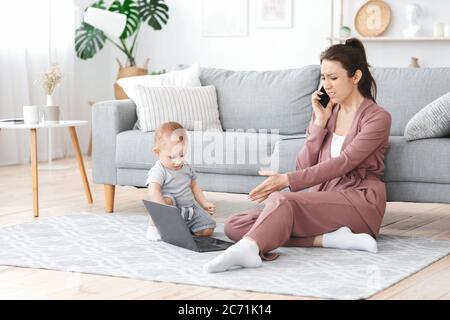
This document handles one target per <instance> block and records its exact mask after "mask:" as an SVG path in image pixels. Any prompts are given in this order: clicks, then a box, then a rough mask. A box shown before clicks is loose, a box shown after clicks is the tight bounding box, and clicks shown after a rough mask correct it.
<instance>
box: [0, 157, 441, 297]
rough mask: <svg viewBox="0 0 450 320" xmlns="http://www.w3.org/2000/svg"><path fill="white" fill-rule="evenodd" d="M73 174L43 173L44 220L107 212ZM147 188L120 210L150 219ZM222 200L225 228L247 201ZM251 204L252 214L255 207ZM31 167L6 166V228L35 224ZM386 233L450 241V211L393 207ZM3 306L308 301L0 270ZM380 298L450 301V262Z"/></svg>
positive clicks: (1, 211) (1, 184) (214, 196)
mask: <svg viewBox="0 0 450 320" xmlns="http://www.w3.org/2000/svg"><path fill="white" fill-rule="evenodd" d="M54 164H55V165H58V166H67V167H68V168H66V169H60V170H53V171H44V170H40V172H39V187H40V208H41V211H40V214H41V217H49V216H56V215H59V214H65V213H67V212H80V211H85V212H86V211H87V212H99V213H100V212H103V187H102V186H100V185H93V184H92V179H91V161H90V159H87V160H86V167H87V170H88V176H89V179H90V182H91V188H92V194H93V197H94V204H93V205H88V204H87V201H86V199H85V195H84V191H83V185H82V182H81V178H80V175H79V172H78V168H77V166H76V161H75V159H64V160H59V161H55V162H54ZM144 197H146V190H145V189H135V188H132V187H118V188H117V189H116V207H115V211H116V212H120V213H121V214H126V213H136V212H141V213H144V211H145V209H143V208H142V206H141V202H140V200H141V199H143V198H144ZM207 197H209V198H210V199H211V201H215V202H217V201H220V203H221V206H219V207H218V210H217V211H218V213H217V215H216V219H217V220H218V221H219V222H220V221H223V220H224V219H225V218H226V217H227V216H228V215H229V214H230V213H232V212H233V210H234V208H233V206H235V205H236V203H237V202H239V201H241V206H242V201H244V199H245V195H229V194H223V193H207ZM252 206H253V205H252V204H249V208H250V207H252ZM32 220H33V217H32V190H31V168H30V167H29V166H8V167H0V226H5V225H11V224H17V223H23V222H29V221H32ZM381 233H382V234H391V235H408V236H417V237H426V238H433V239H447V240H449V239H450V205H448V204H447V205H444V204H432V203H430V204H423V203H400V202H397V203H395V202H394V203H389V204H388V208H387V212H386V215H385V219H384V223H383V227H382V231H381ZM0 299H240V300H241V299H304V298H303V297H293V296H283V295H271V294H262V293H254V292H244V291H235V290H226V289H214V288H207V287H199V286H188V285H178V284H171V283H158V282H152V281H142V280H132V279H127V278H114V277H107V276H97V275H88V274H77V273H66V272H58V271H46V270H34V269H23V268H11V267H1V266H0ZM372 299H450V256H447V257H445V258H443V259H441V260H440V261H437V262H435V263H434V264H432V265H431V266H429V267H427V268H426V269H424V270H422V271H420V272H418V273H416V274H413V275H412V276H410V277H409V278H407V279H405V280H403V281H401V282H399V283H398V284H396V285H394V286H392V287H390V288H388V289H386V290H384V291H382V292H380V293H378V294H377V295H375V296H373V297H372Z"/></svg>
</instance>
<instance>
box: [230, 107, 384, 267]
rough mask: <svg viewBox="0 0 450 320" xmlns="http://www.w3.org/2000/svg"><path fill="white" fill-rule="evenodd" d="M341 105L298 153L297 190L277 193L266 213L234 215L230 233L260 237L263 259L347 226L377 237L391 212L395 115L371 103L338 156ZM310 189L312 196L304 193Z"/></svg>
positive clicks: (293, 186)
mask: <svg viewBox="0 0 450 320" xmlns="http://www.w3.org/2000/svg"><path fill="white" fill-rule="evenodd" d="M339 108H340V106H339V105H336V106H335V107H334V108H333V110H332V115H331V116H330V119H329V120H328V123H327V126H326V127H325V128H324V129H322V128H319V127H317V126H316V125H314V120H315V119H314V114H313V119H312V120H311V122H310V124H309V126H308V129H307V134H308V135H307V139H306V142H305V145H304V146H303V148H302V149H301V151H300V152H299V153H298V155H297V160H296V171H294V172H290V173H288V178H289V188H290V191H291V192H273V193H272V194H271V195H270V196H269V197H268V198H267V200H266V202H265V207H264V209H262V210H261V209H257V210H251V211H246V212H241V213H236V214H234V215H232V216H231V217H230V218H229V219H228V220H227V221H226V223H225V234H226V235H227V236H228V237H229V238H230V239H232V240H234V241H238V240H240V239H242V237H244V236H249V237H250V238H252V239H254V240H255V241H256V242H257V244H258V246H259V248H260V254H261V257H262V258H263V259H265V260H273V259H275V258H277V256H278V255H277V254H274V253H270V251H272V250H274V249H276V248H278V247H282V246H291V247H292V246H295V247H311V246H312V245H313V241H314V238H315V237H316V236H319V235H323V234H325V233H328V232H332V231H334V230H337V229H339V228H340V227H343V226H347V227H349V228H350V229H351V230H352V232H354V233H367V234H370V235H371V236H373V237H375V238H376V237H377V236H378V233H379V230H380V227H381V221H382V219H383V215H384V212H385V209H386V187H385V184H384V182H383V181H382V180H381V178H382V176H383V174H384V155H385V152H386V150H387V148H388V142H389V132H390V127H391V116H390V114H389V113H388V112H387V111H385V110H384V109H383V108H381V107H380V106H378V105H377V104H376V103H374V102H373V101H372V100H370V99H367V98H366V99H364V101H363V102H362V104H361V106H360V107H359V108H358V110H357V111H356V114H355V116H354V118H353V121H352V124H351V127H350V129H349V131H348V133H347V135H346V137H345V140H344V142H343V145H342V149H341V153H340V155H339V156H338V157H335V158H332V157H331V155H330V148H331V140H332V138H333V132H334V130H335V127H336V119H337V115H338V111H339ZM307 188H310V190H309V192H304V191H303V192H302V191H301V190H303V189H307Z"/></svg>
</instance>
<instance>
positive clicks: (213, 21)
mask: <svg viewBox="0 0 450 320" xmlns="http://www.w3.org/2000/svg"><path fill="white" fill-rule="evenodd" d="M202 34H203V36H204V37H245V36H248V0H203V1H202Z"/></svg>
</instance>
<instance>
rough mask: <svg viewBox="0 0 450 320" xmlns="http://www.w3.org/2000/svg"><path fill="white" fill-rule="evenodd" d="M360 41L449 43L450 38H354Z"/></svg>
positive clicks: (328, 38) (338, 39)
mask: <svg viewBox="0 0 450 320" xmlns="http://www.w3.org/2000/svg"><path fill="white" fill-rule="evenodd" d="M356 38H358V39H359V40H361V41H450V37H416V38H404V37H356ZM347 39H348V38H339V37H334V38H331V37H327V40H330V41H338V42H344V41H345V40H347Z"/></svg>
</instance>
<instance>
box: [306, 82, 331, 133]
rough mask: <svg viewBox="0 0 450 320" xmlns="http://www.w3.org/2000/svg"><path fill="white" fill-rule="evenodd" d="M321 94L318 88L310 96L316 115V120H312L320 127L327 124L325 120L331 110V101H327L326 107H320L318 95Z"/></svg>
mask: <svg viewBox="0 0 450 320" xmlns="http://www.w3.org/2000/svg"><path fill="white" fill-rule="evenodd" d="M321 95H323V93H322V92H320V90H317V91H314V92H313V94H312V96H311V104H312V107H313V111H314V115H315V116H316V117H315V118H316V120H315V121H314V124H315V125H316V126H318V127H320V128H325V126H326V125H327V121H328V119H329V118H330V116H331V111H332V110H333V105H334V104H333V102H331V100H330V102H328V105H327V107H326V108H324V107H322V105H321V104H320V102H319V101H320V96H321Z"/></svg>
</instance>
